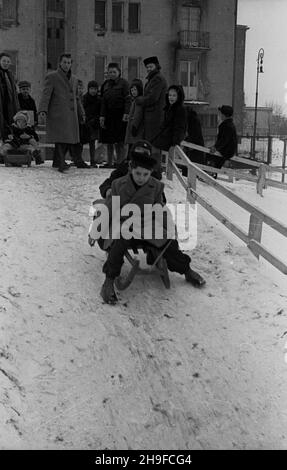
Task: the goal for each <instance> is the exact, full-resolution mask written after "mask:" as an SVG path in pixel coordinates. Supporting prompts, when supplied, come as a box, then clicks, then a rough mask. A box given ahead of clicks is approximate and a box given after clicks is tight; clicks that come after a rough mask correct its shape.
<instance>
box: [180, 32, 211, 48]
mask: <svg viewBox="0 0 287 470" xmlns="http://www.w3.org/2000/svg"><path fill="white" fill-rule="evenodd" d="M178 36H179V47H180V48H183V49H209V33H207V32H202V31H179V33H178Z"/></svg>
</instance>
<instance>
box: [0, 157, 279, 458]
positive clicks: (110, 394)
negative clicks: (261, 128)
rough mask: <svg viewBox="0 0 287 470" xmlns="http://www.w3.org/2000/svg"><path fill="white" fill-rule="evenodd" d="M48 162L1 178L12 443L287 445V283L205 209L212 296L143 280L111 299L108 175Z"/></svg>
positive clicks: (1, 291)
mask: <svg viewBox="0 0 287 470" xmlns="http://www.w3.org/2000/svg"><path fill="white" fill-rule="evenodd" d="M48 166H49V164H45V167H41V168H31V169H26V168H23V169H18V168H4V167H2V168H1V171H0V217H1V225H0V243H1V255H0V256H1V272H2V276H1V284H0V314H1V316H0V318H1V330H0V331H1V337H0V341H1V346H0V386H1V390H2V394H1V401H0V417H1V420H0V447H1V448H3V449H7V448H45V449H51V448H57V449H75V448H81V449H89V448H90V449H91V448H93V449H104V448H111V449H128V448H131V449H150V448H154V449H166V448H171V449H211V448H214V449H221V448H230V449H232V448H234V449H245V448H246V449H250V448H256V449H266V448H280V449H286V448H287V437H286V434H285V432H286V425H287V399H286V378H287V366H286V364H285V362H284V355H283V350H284V345H285V342H286V341H287V331H286V330H287V328H286V315H287V290H286V288H285V289H284V286H283V285H282V284H280V283H279V282H278V280H277V279H275V278H273V277H272V273H271V274H270V271H266V268H265V267H264V266H262V264H261V263H258V262H257V260H256V258H255V257H254V256H253V255H252V254H251V253H250V252H249V250H248V249H247V248H246V247H245V246H244V245H243V244H242V243H241V242H240V241H239V240H237V239H235V237H233V236H232V234H229V232H227V231H226V229H225V228H224V227H221V226H220V224H219V223H217V222H216V221H215V220H214V219H213V218H212V217H211V216H209V215H208V214H207V213H206V211H204V210H203V209H201V208H199V229H198V240H199V242H198V245H197V247H196V249H195V250H194V251H193V252H192V253H191V257H192V265H193V267H194V268H195V269H197V270H198V271H199V272H201V273H202V275H203V276H204V277H205V278H206V280H207V286H206V288H205V289H204V290H202V291H200V290H196V289H194V288H193V287H190V286H189V285H187V284H186V283H185V282H184V280H183V279H182V278H181V277H180V276H179V275H177V274H171V275H170V278H171V284H172V287H171V290H170V291H167V290H165V289H164V287H163V286H162V284H161V281H160V280H159V279H158V278H157V277H152V276H150V277H139V278H137V279H136V280H135V281H134V283H133V284H132V286H131V287H130V288H129V289H127V290H126V291H124V292H122V293H121V294H120V298H121V302H120V304H119V305H118V306H109V305H105V304H103V303H102V301H101V299H100V297H99V290H100V286H101V284H102V282H103V276H102V273H101V268H102V264H103V261H104V259H105V255H104V253H103V252H101V251H100V250H98V249H97V248H93V249H92V248H90V247H89V246H88V244H87V229H88V226H89V223H90V221H89V219H88V216H87V214H88V210H89V204H90V202H91V200H93V199H95V198H96V197H97V196H98V195H99V193H98V189H97V188H98V185H99V183H100V181H102V180H103V178H104V177H106V175H107V174H108V171H106V170H78V169H75V168H72V169H71V170H70V171H69V174H67V175H62V174H59V173H58V172H57V171H53V170H52V169H51V168H48ZM167 186H168V188H167V197H168V200H169V201H175V200H184V194H183V192H182V191H181V189H180V187H179V185H178V184H177V183H174V185H173V186H171V183H168V184H167ZM201 190H202V191H203V192H205V193H206V194H207V195H208V196H210V197H211V198H214V195H211V194H210V195H209V194H208V189H207V188H205V187H203V185H202V186H201ZM235 190H236V191H243V190H244V192H245V193H246V196H247V198H250V199H249V200H250V201H252V198H253V197H257V196H256V195H255V196H254V195H253V191H252V190H251V188H248V186H247V185H244V188H243V187H242V186H241V187H240V183H238V185H237V186H236V188H235ZM268 191H270V190H269V189H268ZM273 191H275V190H273ZM275 192H276V191H275ZM282 197H283V196H282ZM284 197H285V196H284ZM264 200H266V203H267V200H268V197H266V198H263V199H262V200H261V201H256V202H258V204H264ZM278 200H279V201H281V196H280V197H279V199H278ZM277 203H278V201H277ZM282 205H283V206H284V203H282ZM283 206H282V207H283ZM262 207H263V206H262ZM265 210H267V209H266V208H265ZM278 218H279V214H278ZM242 223H243V222H242ZM282 282H283V280H282ZM284 282H285V279H284Z"/></svg>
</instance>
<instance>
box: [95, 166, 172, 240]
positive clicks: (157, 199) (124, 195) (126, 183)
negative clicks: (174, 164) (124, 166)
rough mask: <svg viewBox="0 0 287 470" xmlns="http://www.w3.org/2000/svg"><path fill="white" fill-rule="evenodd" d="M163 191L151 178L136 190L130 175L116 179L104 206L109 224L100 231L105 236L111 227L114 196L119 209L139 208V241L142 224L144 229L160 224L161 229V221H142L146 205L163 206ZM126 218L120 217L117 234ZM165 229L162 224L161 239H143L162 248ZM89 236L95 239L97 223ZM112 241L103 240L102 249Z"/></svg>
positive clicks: (162, 186)
mask: <svg viewBox="0 0 287 470" xmlns="http://www.w3.org/2000/svg"><path fill="white" fill-rule="evenodd" d="M163 189H164V184H163V183H161V182H160V181H158V180H156V179H155V178H153V177H150V179H149V181H148V182H147V183H146V184H145V185H144V186H142V187H140V188H138V189H136V187H135V185H134V183H133V181H132V178H131V175H130V174H127V175H126V176H123V177H122V178H118V179H116V180H114V181H113V183H112V192H111V195H110V196H108V197H107V198H106V201H105V204H106V206H107V207H108V209H109V214H110V220H109V223H106V226H105V227H104V228H103V227H102V230H103V231H104V232H105V233H107V234H108V233H109V232H108V231H109V228H110V226H111V216H112V197H114V196H119V197H120V207H121V208H122V207H123V206H125V205H127V204H135V205H137V206H138V207H139V209H140V212H141V215H142V220H141V227H140V228H139V231H138V232H137V236H138V238H139V239H141V238H143V236H142V233H143V222H145V224H146V225H145V227H147V225H148V226H150V224H158V223H161V227H162V220H161V221H158V220H155V219H154V217H151V218H150V219H149V220H147V219H145V220H144V219H143V215H144V213H145V206H146V205H153V204H160V205H161V206H163V205H164V203H163ZM127 218H129V217H124V218H123V217H121V219H120V225H119V226H117V227H115V228H116V229H117V230H118V233H119V232H120V229H121V225H122V223H123V222H124V220H126V219H127ZM154 220H155V222H154ZM165 227H166V226H165V224H164V225H163V238H161V239H154V238H151V239H146V238H145V241H147V242H149V243H151V244H153V245H154V246H156V247H161V246H163V245H164V244H165V243H166V241H167V232H166V228H165ZM134 230H135V229H134ZM113 235H115V234H113ZM90 236H91V238H94V239H97V222H96V223H93V225H92V228H91V231H90ZM112 241H113V240H112V238H109V239H108V240H105V244H104V248H103V249H107V248H108V247H109V246H110V245H111V243H112Z"/></svg>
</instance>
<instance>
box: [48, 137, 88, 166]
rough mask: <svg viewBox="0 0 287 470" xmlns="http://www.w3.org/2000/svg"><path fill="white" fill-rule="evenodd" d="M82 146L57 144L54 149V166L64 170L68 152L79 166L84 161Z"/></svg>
mask: <svg viewBox="0 0 287 470" xmlns="http://www.w3.org/2000/svg"><path fill="white" fill-rule="evenodd" d="M82 150H83V146H82V144H80V143H78V144H67V143H61V142H57V143H56V144H55V149H54V157H53V166H56V167H58V168H64V166H65V156H66V154H67V152H69V153H70V155H71V159H72V161H73V162H74V163H75V165H77V164H78V163H80V162H81V161H82Z"/></svg>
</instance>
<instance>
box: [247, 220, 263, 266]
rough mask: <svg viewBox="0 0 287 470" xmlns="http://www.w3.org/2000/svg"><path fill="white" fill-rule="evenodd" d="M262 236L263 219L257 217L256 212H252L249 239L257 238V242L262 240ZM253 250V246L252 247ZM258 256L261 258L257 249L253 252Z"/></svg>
mask: <svg viewBox="0 0 287 470" xmlns="http://www.w3.org/2000/svg"><path fill="white" fill-rule="evenodd" d="M261 236H262V220H261V219H259V218H258V217H256V215H254V214H250V219H249V232H248V237H249V240H256V241H257V242H259V243H260V242H261ZM250 249H251V251H252V252H253V250H252V247H250ZM253 254H254V255H255V256H256V257H257V258H259V255H258V254H257V252H256V251H255V252H254V253H253Z"/></svg>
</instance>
